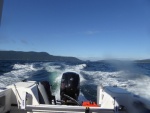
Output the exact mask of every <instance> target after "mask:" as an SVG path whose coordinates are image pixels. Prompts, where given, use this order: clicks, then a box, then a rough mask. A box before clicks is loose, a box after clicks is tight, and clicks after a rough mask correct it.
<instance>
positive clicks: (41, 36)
mask: <svg viewBox="0 0 150 113" xmlns="http://www.w3.org/2000/svg"><path fill="white" fill-rule="evenodd" d="M0 50H15V51H37V52H43V51H44V52H48V53H49V54H51V55H60V56H74V57H78V58H83V59H107V58H109V59H112V58H119V59H148V58H150V0H4V4H3V11H2V18H1V26H0Z"/></svg>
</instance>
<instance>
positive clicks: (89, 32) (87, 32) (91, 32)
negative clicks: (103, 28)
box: [85, 31, 99, 35]
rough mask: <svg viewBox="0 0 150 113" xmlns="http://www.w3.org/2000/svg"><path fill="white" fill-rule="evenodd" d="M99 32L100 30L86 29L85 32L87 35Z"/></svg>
mask: <svg viewBox="0 0 150 113" xmlns="http://www.w3.org/2000/svg"><path fill="white" fill-rule="evenodd" d="M97 33H99V31H86V32H85V34H87V35H93V34H97Z"/></svg>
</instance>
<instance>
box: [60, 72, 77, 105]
mask: <svg viewBox="0 0 150 113" xmlns="http://www.w3.org/2000/svg"><path fill="white" fill-rule="evenodd" d="M79 91H80V78H79V75H78V74H77V73H74V72H66V73H63V75H62V78H61V86H60V97H61V101H62V104H66V105H76V104H78V103H77V99H78V96H79Z"/></svg>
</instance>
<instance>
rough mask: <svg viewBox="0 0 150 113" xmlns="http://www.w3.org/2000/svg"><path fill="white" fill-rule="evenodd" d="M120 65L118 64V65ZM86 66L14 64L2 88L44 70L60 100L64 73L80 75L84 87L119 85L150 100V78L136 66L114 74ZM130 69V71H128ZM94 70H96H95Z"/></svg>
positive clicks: (0, 80) (3, 77)
mask: <svg viewBox="0 0 150 113" xmlns="http://www.w3.org/2000/svg"><path fill="white" fill-rule="evenodd" d="M36 64H38V65H39V64H40V66H39V67H36V66H35V65H36ZM117 65H118V64H117ZM86 66H87V65H86V64H79V65H68V64H65V63H57V64H55V63H51V62H46V63H26V64H19V63H17V64H14V65H13V70H12V71H10V72H7V73H4V74H3V75H1V76H0V87H6V86H7V85H10V84H13V83H16V82H18V81H21V80H23V79H25V78H29V77H30V76H32V75H33V74H35V73H36V72H38V71H40V70H42V69H44V70H46V71H47V72H49V73H51V76H50V78H49V79H53V80H52V81H53V83H54V84H56V86H57V87H56V89H55V92H54V95H55V96H56V98H57V99H60V95H59V94H60V81H61V77H62V74H63V73H64V72H68V71H71V72H76V73H78V74H79V75H80V84H81V86H82V85H86V84H87V85H94V86H95V85H100V84H103V85H110V86H114V85H117V86H118V87H122V88H124V89H127V90H128V91H130V92H133V93H135V94H137V95H140V96H142V97H144V98H147V99H150V92H149V89H150V84H149V83H150V77H149V76H146V75H143V73H141V72H140V70H139V69H137V68H134V66H131V65H130V66H128V65H127V66H124V67H125V68H124V67H121V66H120V65H119V66H118V67H119V68H121V69H120V70H119V71H113V72H107V71H105V72H103V71H88V70H85V68H86ZM128 68H130V69H128ZM93 70H94V69H93ZM80 97H81V98H82V99H81V98H80V99H81V100H85V97H84V95H83V94H82V92H81V93H80Z"/></svg>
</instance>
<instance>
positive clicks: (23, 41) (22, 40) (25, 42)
mask: <svg viewBox="0 0 150 113" xmlns="http://www.w3.org/2000/svg"><path fill="white" fill-rule="evenodd" d="M20 41H21V43H23V44H26V45H27V44H28V42H27V41H26V40H24V39H21V40H20Z"/></svg>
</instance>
